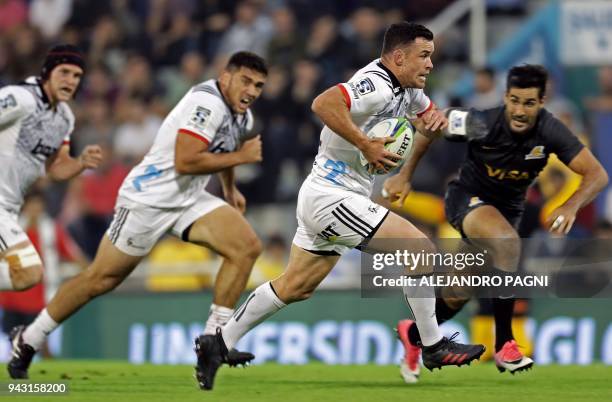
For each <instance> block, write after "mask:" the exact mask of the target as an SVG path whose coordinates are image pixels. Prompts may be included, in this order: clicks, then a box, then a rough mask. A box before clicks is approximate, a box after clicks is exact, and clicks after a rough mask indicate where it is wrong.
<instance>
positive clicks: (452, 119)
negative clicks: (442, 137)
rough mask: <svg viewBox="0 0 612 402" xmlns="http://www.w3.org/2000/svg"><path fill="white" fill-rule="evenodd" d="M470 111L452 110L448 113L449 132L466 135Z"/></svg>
mask: <svg viewBox="0 0 612 402" xmlns="http://www.w3.org/2000/svg"><path fill="white" fill-rule="evenodd" d="M467 117H468V112H466V111H463V110H451V112H450V113H449V114H448V133H449V134H452V135H466V134H467V127H466V122H467Z"/></svg>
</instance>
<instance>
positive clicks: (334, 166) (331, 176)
mask: <svg viewBox="0 0 612 402" xmlns="http://www.w3.org/2000/svg"><path fill="white" fill-rule="evenodd" d="M323 167H325V168H326V169H331V172H329V173H328V174H327V176H325V179H326V180H329V181H330V182H332V183H334V184H336V185H338V186H341V185H342V184H341V183H339V182H337V181H336V177H338V176H339V175H342V174H345V173H346V163H344V162H342V161H333V160H331V159H328V160H327V162H325V165H324V166H323Z"/></svg>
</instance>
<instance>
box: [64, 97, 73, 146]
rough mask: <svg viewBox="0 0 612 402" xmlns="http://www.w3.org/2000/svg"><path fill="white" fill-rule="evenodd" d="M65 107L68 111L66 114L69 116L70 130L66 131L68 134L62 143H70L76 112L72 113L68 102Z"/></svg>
mask: <svg viewBox="0 0 612 402" xmlns="http://www.w3.org/2000/svg"><path fill="white" fill-rule="evenodd" d="M63 107H64V108H65V111H66V116H67V117H68V131H67V132H66V135H65V136H64V141H63V142H62V145H70V136H71V135H72V132H73V131H74V121H75V118H74V114H73V113H72V110H71V109H70V107H69V106H68V105H66V104H64V105H63Z"/></svg>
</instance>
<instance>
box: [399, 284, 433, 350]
mask: <svg viewBox="0 0 612 402" xmlns="http://www.w3.org/2000/svg"><path fill="white" fill-rule="evenodd" d="M403 290H404V297H405V298H406V303H408V306H409V307H410V309H411V310H412V314H413V315H414V320H415V321H416V325H417V328H418V329H419V334H420V335H421V342H422V343H423V346H431V345H433V344H435V343H437V342H438V341H439V340H440V339H442V332H440V327H439V326H438V320H437V318H436V296H435V293H434V290H433V288H430V287H423V286H419V287H412V286H406V287H404V289H403Z"/></svg>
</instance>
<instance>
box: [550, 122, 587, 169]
mask: <svg viewBox="0 0 612 402" xmlns="http://www.w3.org/2000/svg"><path fill="white" fill-rule="evenodd" d="M546 120H547V121H546V124H544V127H543V129H544V133H543V134H544V137H545V138H546V145H547V147H548V149H549V150H550V152H553V153H555V154H556V155H557V157H558V158H559V160H561V162H563V163H565V164H566V165H569V163H570V162H571V161H572V159H574V157H575V156H576V155H578V153H579V152H580V151H582V148H584V145H582V143H581V142H580V141H579V140H578V138H577V137H576V136H575V135H574V134H573V133H572V132H571V131H570V130H569V129H568V128H567V126H566V125H565V124H563V123H562V122H560V121H559V120H558V119H557V118H555V117H554V116H553V115H552V114H550V113H548V112H547V114H546Z"/></svg>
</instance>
